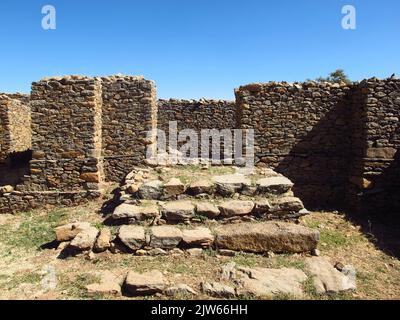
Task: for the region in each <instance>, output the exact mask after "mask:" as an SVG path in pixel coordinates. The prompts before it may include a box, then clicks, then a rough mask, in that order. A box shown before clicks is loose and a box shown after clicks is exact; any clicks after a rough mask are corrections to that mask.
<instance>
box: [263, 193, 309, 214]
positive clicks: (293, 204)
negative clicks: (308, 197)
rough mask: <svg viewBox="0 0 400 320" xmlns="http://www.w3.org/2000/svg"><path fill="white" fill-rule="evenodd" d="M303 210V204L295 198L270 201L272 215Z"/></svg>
mask: <svg viewBox="0 0 400 320" xmlns="http://www.w3.org/2000/svg"><path fill="white" fill-rule="evenodd" d="M302 209H304V205H303V202H301V200H300V199H299V198H296V197H281V198H275V199H271V208H270V210H269V212H270V213H273V214H285V213H293V212H299V211H300V210H302Z"/></svg>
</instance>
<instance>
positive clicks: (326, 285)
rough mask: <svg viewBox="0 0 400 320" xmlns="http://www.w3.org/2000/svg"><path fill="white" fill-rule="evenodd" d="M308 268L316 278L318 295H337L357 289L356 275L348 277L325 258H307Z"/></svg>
mask: <svg viewBox="0 0 400 320" xmlns="http://www.w3.org/2000/svg"><path fill="white" fill-rule="evenodd" d="M306 267H307V269H308V271H309V272H310V274H311V275H313V276H314V286H315V289H316V291H317V293H320V294H321V293H337V292H341V291H348V290H356V289H357V286H356V279H355V274H354V275H353V276H351V275H350V276H348V275H346V274H344V273H342V272H340V271H339V270H337V269H336V268H334V267H333V265H332V264H331V263H330V262H329V261H328V260H326V259H325V258H322V257H312V258H307V259H306Z"/></svg>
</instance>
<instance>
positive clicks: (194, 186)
mask: <svg viewBox="0 0 400 320" xmlns="http://www.w3.org/2000/svg"><path fill="white" fill-rule="evenodd" d="M214 189H215V186H214V183H213V182H212V181H210V180H206V179H203V180H197V181H194V182H192V183H191V184H190V185H189V187H188V193H190V194H192V195H197V194H202V193H206V194H213V193H214Z"/></svg>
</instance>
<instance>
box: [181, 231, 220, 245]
mask: <svg viewBox="0 0 400 320" xmlns="http://www.w3.org/2000/svg"><path fill="white" fill-rule="evenodd" d="M182 237H183V242H185V243H186V244H187V245H189V246H202V247H209V246H210V245H211V244H212V243H213V242H214V236H213V235H212V233H211V231H210V229H208V228H204V227H198V228H196V229H192V230H190V229H185V230H183V232H182Z"/></svg>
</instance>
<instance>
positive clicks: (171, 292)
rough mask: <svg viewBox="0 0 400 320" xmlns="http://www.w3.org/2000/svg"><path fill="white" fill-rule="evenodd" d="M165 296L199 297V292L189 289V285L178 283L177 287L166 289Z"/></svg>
mask: <svg viewBox="0 0 400 320" xmlns="http://www.w3.org/2000/svg"><path fill="white" fill-rule="evenodd" d="M164 294H165V295H167V296H170V297H173V296H176V295H197V292H196V291H195V290H193V289H192V288H191V287H189V286H188V285H187V284H184V283H178V284H177V285H175V286H172V287H168V288H167V289H165V290H164Z"/></svg>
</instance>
